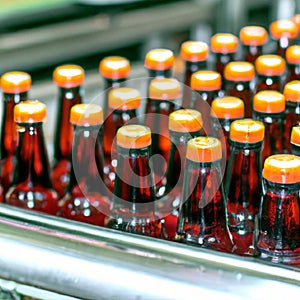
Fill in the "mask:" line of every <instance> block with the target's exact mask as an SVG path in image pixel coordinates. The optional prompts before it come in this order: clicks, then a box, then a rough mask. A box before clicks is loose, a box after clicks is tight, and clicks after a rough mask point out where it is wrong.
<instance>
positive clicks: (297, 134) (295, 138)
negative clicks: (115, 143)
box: [290, 126, 300, 146]
mask: <svg viewBox="0 0 300 300" xmlns="http://www.w3.org/2000/svg"><path fill="white" fill-rule="evenodd" d="M290 142H291V144H294V145H296V146H300V126H293V127H292V132H291V138H290Z"/></svg>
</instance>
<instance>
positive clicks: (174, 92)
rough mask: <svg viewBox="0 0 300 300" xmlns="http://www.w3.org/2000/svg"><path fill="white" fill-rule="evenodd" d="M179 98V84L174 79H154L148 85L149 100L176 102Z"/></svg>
mask: <svg viewBox="0 0 300 300" xmlns="http://www.w3.org/2000/svg"><path fill="white" fill-rule="evenodd" d="M179 97H180V83H179V81H178V80H176V79H175V78H155V79H152V80H151V82H150V85H149V98H150V99H153V100H176V99H178V98H179Z"/></svg>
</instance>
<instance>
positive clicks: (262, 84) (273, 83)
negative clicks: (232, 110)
mask: <svg viewBox="0 0 300 300" xmlns="http://www.w3.org/2000/svg"><path fill="white" fill-rule="evenodd" d="M264 90H275V91H279V92H282V91H283V82H282V80H281V78H280V77H279V76H272V77H270V76H263V75H259V76H258V80H257V84H256V91H255V93H258V92H260V91H264Z"/></svg>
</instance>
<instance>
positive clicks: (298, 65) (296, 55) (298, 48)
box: [285, 45, 300, 83]
mask: <svg viewBox="0 0 300 300" xmlns="http://www.w3.org/2000/svg"><path fill="white" fill-rule="evenodd" d="M285 54H286V56H285V58H286V62H287V76H286V82H287V83H288V82H290V81H293V80H300V45H294V46H290V47H288V48H287V50H286V53H285Z"/></svg>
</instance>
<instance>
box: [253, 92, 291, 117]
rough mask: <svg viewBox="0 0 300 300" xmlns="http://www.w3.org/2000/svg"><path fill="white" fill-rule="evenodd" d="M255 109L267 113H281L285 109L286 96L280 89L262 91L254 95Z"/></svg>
mask: <svg viewBox="0 0 300 300" xmlns="http://www.w3.org/2000/svg"><path fill="white" fill-rule="evenodd" d="M253 109H254V110H255V111H257V112H262V113H267V114H274V113H281V112H283V111H284V110H285V97H284V95H283V94H282V93H280V92H278V91H272V90H266V91H260V92H258V93H257V94H255V95H254V98H253Z"/></svg>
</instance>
